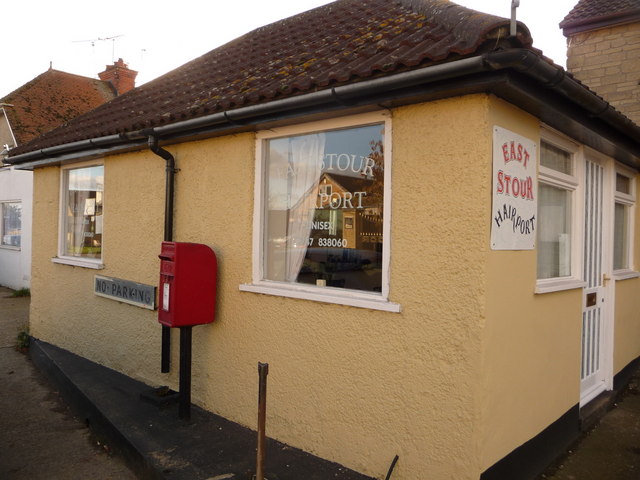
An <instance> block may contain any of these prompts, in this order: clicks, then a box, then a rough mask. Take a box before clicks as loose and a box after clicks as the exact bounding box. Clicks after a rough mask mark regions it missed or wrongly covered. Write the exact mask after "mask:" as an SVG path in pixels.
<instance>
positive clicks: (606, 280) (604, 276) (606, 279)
mask: <svg viewBox="0 0 640 480" xmlns="http://www.w3.org/2000/svg"><path fill="white" fill-rule="evenodd" d="M609 280H611V277H610V276H609V275H607V274H606V273H603V274H602V286H603V287H606V286H607V283H609Z"/></svg>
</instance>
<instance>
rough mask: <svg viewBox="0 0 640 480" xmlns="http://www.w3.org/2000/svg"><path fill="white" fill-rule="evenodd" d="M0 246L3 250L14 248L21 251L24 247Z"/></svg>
mask: <svg viewBox="0 0 640 480" xmlns="http://www.w3.org/2000/svg"><path fill="white" fill-rule="evenodd" d="M0 248H1V249H3V250H14V251H18V252H19V251H20V250H22V248H20V247H14V246H13V245H0Z"/></svg>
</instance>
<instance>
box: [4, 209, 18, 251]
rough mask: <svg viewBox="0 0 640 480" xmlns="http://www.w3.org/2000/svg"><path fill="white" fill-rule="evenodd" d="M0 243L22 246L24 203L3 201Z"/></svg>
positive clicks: (7, 245) (16, 246) (9, 245)
mask: <svg viewBox="0 0 640 480" xmlns="http://www.w3.org/2000/svg"><path fill="white" fill-rule="evenodd" d="M0 210H1V211H0V213H1V214H2V224H0V245H1V246H3V247H13V248H20V245H21V238H22V203H21V202H1V203H0Z"/></svg>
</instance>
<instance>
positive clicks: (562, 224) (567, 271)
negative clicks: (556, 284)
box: [538, 183, 571, 278]
mask: <svg viewBox="0 0 640 480" xmlns="http://www.w3.org/2000/svg"><path fill="white" fill-rule="evenodd" d="M570 275H571V192H569V191H567V190H564V189H561V188H556V187H552V186H550V185H545V184H543V183H541V184H540V185H539V190H538V278H555V277H567V276H570Z"/></svg>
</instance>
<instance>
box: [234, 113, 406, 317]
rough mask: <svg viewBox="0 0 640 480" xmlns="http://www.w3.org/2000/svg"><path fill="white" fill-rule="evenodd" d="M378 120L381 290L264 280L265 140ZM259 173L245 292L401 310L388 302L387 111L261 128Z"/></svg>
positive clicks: (389, 178) (388, 139)
mask: <svg viewBox="0 0 640 480" xmlns="http://www.w3.org/2000/svg"><path fill="white" fill-rule="evenodd" d="M375 123H384V125H385V134H384V149H385V150H384V157H385V168H384V219H383V239H384V240H383V249H382V292H380V293H377V292H375V293H374V292H360V291H357V290H347V289H340V288H331V287H323V286H315V285H305V284H291V283H284V282H277V281H272V280H265V279H264V262H263V259H264V258H263V242H262V239H263V238H264V234H265V232H264V221H265V207H264V196H265V189H266V177H265V175H266V168H265V166H266V165H265V151H264V148H265V145H266V140H269V139H273V138H278V137H287V136H293V135H300V134H304V133H311V132H321V131H327V130H335V129H340V128H351V127H353V128H356V127H359V126H366V125H371V124H375ZM255 155H256V159H255V160H256V174H255V188H254V214H253V252H252V257H253V271H252V277H253V279H252V283H250V284H242V285H240V290H241V291H244V292H254V293H261V294H267V295H275V296H281V297H290V298H297V299H305V300H312V301H318V302H324V303H333V304H339V305H349V306H353V307H361V308H369V309H374V310H383V311H388V312H399V311H400V305H399V304H397V303H393V302H390V301H389V265H390V251H391V159H392V145H391V117H390V114H389V113H387V112H382V113H381V112H377V113H367V114H361V115H353V116H348V117H341V118H335V119H330V120H322V121H317V122H310V123H304V124H300V125H295V126H288V127H282V128H275V129H271V130H267V131H261V132H259V133H258V134H257V135H256V152H255Z"/></svg>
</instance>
